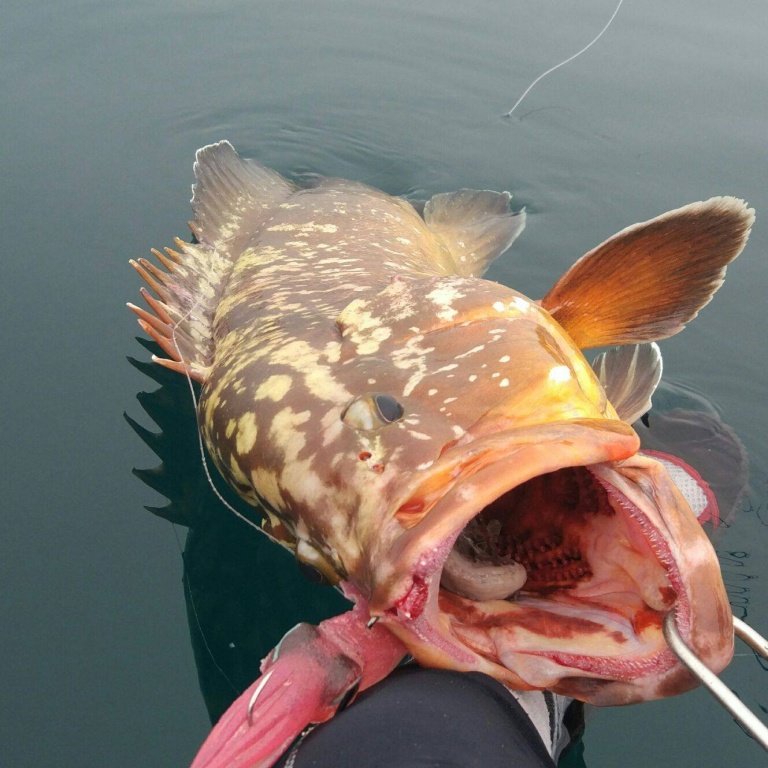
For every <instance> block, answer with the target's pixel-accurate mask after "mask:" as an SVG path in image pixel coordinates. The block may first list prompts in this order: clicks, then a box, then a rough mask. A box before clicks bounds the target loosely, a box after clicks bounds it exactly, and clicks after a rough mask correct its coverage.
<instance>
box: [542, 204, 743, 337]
mask: <svg viewBox="0 0 768 768" xmlns="http://www.w3.org/2000/svg"><path fill="white" fill-rule="evenodd" d="M753 221H754V211H753V210H752V209H751V208H748V207H747V205H746V203H745V202H744V201H743V200H737V199H736V198H733V197H713V198H712V199H710V200H707V201H705V202H699V203H691V204H690V205H686V206H684V207H683V208H678V209H677V210H674V211H669V212H668V213H665V214H662V215H661V216H658V217H657V218H655V219H651V220H650V221H646V222H644V223H642V224H635V225H633V226H631V227H628V228H627V229H624V230H622V231H621V232H619V233H618V234H616V235H614V236H613V237H611V238H609V239H608V240H606V241H605V242H604V243H603V244H602V245H599V246H598V247H597V248H595V249H594V250H592V251H590V252H589V253H587V254H586V255H585V256H582V257H581V259H579V260H578V261H577V262H576V263H575V264H574V265H573V266H572V267H571V268H570V269H569V270H568V271H567V272H566V273H565V274H564V275H563V276H562V277H561V278H560V280H558V282H557V283H556V284H555V285H554V287H553V288H552V289H551V290H550V291H549V293H548V294H547V295H546V296H545V297H544V298H543V299H542V300H541V305H542V306H543V307H544V308H545V309H547V310H548V311H549V312H550V313H551V314H552V316H553V317H554V318H555V319H556V320H557V321H558V322H559V323H560V325H562V326H563V328H565V330H566V331H568V333H569V334H570V335H571V337H572V338H573V340H574V341H575V342H576V344H577V345H578V346H580V347H582V348H589V347H602V346H611V345H614V344H636V343H640V342H644V341H655V340H657V339H664V338H667V337H668V336H672V335H674V334H675V333H678V332H679V331H681V330H682V329H683V327H684V325H685V324H686V323H687V322H688V321H690V320H691V319H693V318H694V317H696V315H697V314H698V312H699V310H700V309H701V308H702V307H703V306H705V305H706V304H707V303H708V302H709V301H710V299H711V298H712V295H713V294H714V293H715V291H716V290H717V289H718V288H719V287H720V285H721V284H722V282H723V278H724V277H725V269H726V266H727V265H728V264H729V263H730V262H731V261H733V260H734V259H735V258H736V257H737V256H738V255H739V253H741V251H742V249H743V248H744V245H745V243H746V242H747V237H748V236H749V230H750V227H751V226H752V222H753Z"/></svg>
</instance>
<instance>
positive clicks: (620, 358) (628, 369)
mask: <svg viewBox="0 0 768 768" xmlns="http://www.w3.org/2000/svg"><path fill="white" fill-rule="evenodd" d="M592 368H593V369H594V371H595V373H596V374H597V378H598V379H599V380H600V383H601V384H602V385H603V389H605V394H606V395H607V397H608V400H610V402H611V405H612V406H613V407H614V408H615V409H616V413H617V414H618V416H619V418H620V419H621V420H622V421H626V422H627V423H628V424H632V423H633V422H635V421H637V420H638V419H639V418H640V417H641V416H642V415H643V414H644V413H646V412H647V411H649V410H650V408H651V395H652V394H653V393H654V391H655V390H656V387H657V386H658V384H659V381H660V380H661V369H662V363H661V351H660V350H659V347H658V345H657V344H654V343H651V344H633V345H631V346H625V347H613V349H609V350H608V351H607V352H603V353H602V354H600V355H598V356H597V357H596V358H595V359H594V361H593V363H592Z"/></svg>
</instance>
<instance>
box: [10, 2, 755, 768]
mask: <svg viewBox="0 0 768 768" xmlns="http://www.w3.org/2000/svg"><path fill="white" fill-rule="evenodd" d="M613 6H614V4H613V1H612V0H611V1H610V2H604V1H603V0H600V1H599V2H598V1H597V0H590V1H589V2H582V3H579V4H576V3H570V2H563V1H562V0H561V1H560V2H557V1H556V0H542V2H539V3H527V4H524V3H516V2H507V3H503V4H502V3H498V2H491V1H490V0H476V2H474V3H466V2H458V1H456V0H446V1H445V2H437V1H436V0H428V1H427V2H422V3H419V4H415V3H412V2H404V1H403V0H387V2H384V1H383V0H360V1H358V2H352V1H351V0H346V1H345V0H329V1H327V2H326V1H325V0H317V1H315V2H306V1H305V2H296V1H295V0H282V1H281V2H278V1H277V0H270V1H266V0H265V1H263V2H253V1H251V2H244V1H234V0H232V1H228V0H221V2H219V3H213V2H204V1H200V2H186V3H182V2H175V3H174V2H170V0H155V2H152V3H148V2H143V1H142V0H137V1H136V2H133V3H131V4H122V3H115V2H111V1H110V0H102V2H75V0H62V1H61V2H59V3H56V4H50V5H49V4H32V3H20V2H18V0H13V1H12V2H11V4H10V6H9V5H6V6H5V8H4V11H3V20H2V24H0V52H1V53H0V83H1V84H2V90H1V93H2V104H3V106H2V113H1V114H2V117H0V147H2V150H1V151H2V161H3V162H2V174H3V177H2V184H1V185H0V189H2V201H1V204H0V232H2V252H3V257H2V278H1V279H0V312H2V319H3V333H2V336H1V337H0V344H2V357H1V358H0V359H1V360H2V366H3V367H2V371H3V378H4V384H5V392H6V396H5V398H4V403H3V408H2V411H1V412H2V424H1V426H2V431H1V432H0V434H1V435H2V446H3V447H2V460H3V469H4V471H3V473H2V478H3V479H2V488H3V493H2V499H3V505H2V520H3V526H2V528H3V532H2V536H0V573H1V574H2V580H1V582H0V583H1V584H2V587H1V588H0V595H1V597H0V600H2V604H1V607H2V617H3V627H2V632H0V647H1V648H2V663H3V678H2V693H0V702H2V710H1V711H0V764H2V765H7V766H33V765H34V766H36V765H55V766H63V767H68V766H73V767H74V766H114V767H115V768H119V767H120V766H137V765H141V766H144V765H146V766H184V765H186V764H188V762H189V760H190V759H191V757H192V756H193V754H194V752H195V750H196V748H197V746H198V745H199V743H200V741H201V740H202V739H203V737H204V736H205V734H206V732H207V730H208V721H207V717H206V714H205V709H204V706H203V703H202V699H201V697H200V693H199V689H198V686H197V679H196V671H195V666H194V661H193V658H192V652H191V649H190V642H189V633H188V628H187V623H186V615H185V609H184V600H183V594H182V588H181V576H182V563H181V555H180V550H179V545H178V543H177V535H178V537H179V538H182V539H183V535H184V531H183V530H182V529H174V528H173V527H172V526H171V525H170V524H169V523H167V522H164V521H162V520H159V519H157V518H155V517H153V516H151V515H150V514H149V513H147V512H145V511H144V509H143V505H145V504H158V503H161V499H160V498H159V497H157V496H156V495H155V494H153V493H152V492H151V491H150V490H148V489H147V488H146V487H145V486H143V485H142V484H141V483H140V482H139V481H137V480H136V479H135V478H134V477H133V476H132V475H131V473H130V470H131V468H132V467H134V466H151V465H153V464H154V463H156V460H155V459H154V457H153V456H152V454H151V453H150V452H149V450H148V449H146V448H145V447H144V446H143V445H142V444H141V443H140V442H139V441H138V440H137V439H136V437H135V436H134V435H133V434H132V433H131V431H130V430H129V429H128V427H127V426H126V425H125V423H124V422H123V419H122V412H123V411H124V410H126V409H127V410H129V412H131V413H132V414H133V415H134V416H136V417H139V415H140V413H141V411H140V409H139V408H138V406H137V405H136V402H135V399H134V398H135V394H136V392H137V391H139V390H141V389H146V388H147V386H148V381H147V379H146V377H144V376H143V375H141V374H140V373H139V372H137V371H136V370H134V369H132V368H131V367H130V366H129V365H127V363H126V362H125V356H126V355H137V356H141V354H142V350H141V348H140V347H139V346H138V345H137V344H136V342H135V341H134V340H133V336H134V335H135V333H136V331H137V329H136V326H135V323H134V321H133V319H132V318H131V316H130V315H129V313H128V312H127V311H126V310H125V307H124V303H125V302H126V301H128V300H135V299H136V297H137V292H138V285H139V281H138V279H137V278H136V276H135V275H134V274H133V273H132V271H131V270H130V269H129V267H128V265H127V261H128V259H129V258H136V257H139V256H143V255H146V254H147V253H148V250H149V248H150V247H152V246H162V245H165V244H169V243H170V242H171V238H172V236H173V235H184V234H185V233H186V224H185V222H186V220H187V218H188V217H189V205H188V198H189V184H190V182H191V162H192V158H193V154H194V150H195V149H196V148H197V147H199V146H201V145H203V144H206V143H209V142H211V141H214V140H217V139H221V138H229V139H230V140H231V141H232V142H233V143H234V144H235V146H236V147H237V148H238V149H239V150H240V151H241V152H242V153H243V154H244V155H247V156H251V157H256V158H258V159H259V160H261V161H262V162H264V163H265V164H267V165H270V166H272V167H274V168H276V169H278V170H280V171H281V172H284V173H286V174H292V175H294V177H295V176H297V175H298V176H301V175H303V174H309V173H320V174H325V175H337V176H347V177H351V178H355V179H360V180H365V181H367V182H369V183H371V184H374V185H376V186H379V187H382V188H383V189H385V190H387V191H389V192H392V193H396V194H406V193H407V194H413V195H415V196H421V197H424V196H427V195H430V194H433V193H435V192H438V191H448V190H453V189H457V188H459V187H465V186H466V187H475V188H488V189H509V190H510V191H512V192H513V193H514V195H515V198H516V201H517V202H518V203H519V204H520V205H526V206H527V208H528V211H529V219H528V227H527V229H526V231H525V233H524V235H523V236H522V238H521V239H520V240H519V241H518V243H517V244H516V246H515V249H514V255H512V254H510V255H508V256H507V258H506V259H504V260H503V262H502V263H500V264H497V265H495V266H494V267H493V270H492V272H491V274H490V277H492V278H494V279H497V280H500V281H502V282H505V283H508V284H512V285H514V286H515V287H516V288H518V289H520V290H522V291H523V292H525V293H527V294H529V295H531V296H534V297H538V296H541V295H543V293H544V292H545V291H546V290H547V289H548V287H549V286H550V285H551V284H552V282H553V281H554V280H555V279H556V278H557V277H558V276H559V275H560V274H561V273H562V271H563V270H564V269H565V268H566V267H567V266H568V265H569V264H570V263H571V262H572V261H573V260H574V259H575V258H576V257H578V256H579V255H581V254H582V253H583V252H584V251H585V250H587V249H588V248H590V247H592V246H593V245H595V244H596V243H598V242H599V241H601V240H602V239H604V238H605V237H606V236H608V235H610V234H612V233H614V232H615V231H617V230H619V229H621V228H622V227H624V226H626V225H628V224H631V223H633V222H635V221H641V220H644V219H646V218H649V217H650V216H653V215H655V214H657V213H660V212H662V211H664V210H667V209H670V208H674V207H677V206H680V205H682V204H684V203H687V202H690V201H693V200H700V199H705V198H707V197H710V196H712V195H715V194H734V195H737V196H739V197H744V198H746V199H747V200H749V201H750V203H751V204H752V205H754V207H755V208H756V210H757V213H758V219H757V225H756V229H755V231H754V234H753V236H752V239H751V240H750V243H749V245H748V247H747V249H746V251H745V253H744V254H743V255H742V256H741V257H740V258H739V260H738V261H737V262H736V263H735V264H734V265H733V266H732V267H731V268H730V269H729V272H728V279H727V281H726V284H725V286H724V287H723V288H722V289H721V291H720V292H719V293H718V295H717V296H716V298H715V300H714V301H713V303H712V304H711V305H710V306H709V307H707V308H706V309H705V310H704V311H703V312H702V314H701V316H700V318H698V319H697V320H696V321H695V322H694V323H693V324H692V325H691V327H690V328H688V329H687V330H686V331H685V332H684V333H683V334H681V335H680V336H678V337H676V338H674V339H672V340H670V341H668V342H664V343H663V345H662V351H663V354H664V358H665V376H666V377H667V378H669V379H671V380H674V381H677V382H680V383H682V384H685V385H687V386H690V387H693V388H695V389H696V390H697V391H698V392H700V393H702V394H704V395H705V396H706V398H707V399H709V400H710V401H712V402H714V403H715V404H717V406H718V407H719V409H720V412H721V414H722V417H723V419H724V420H725V421H726V422H727V423H728V424H729V425H730V426H731V427H733V429H734V430H735V431H736V432H737V434H738V435H739V437H740V438H741V440H742V442H743V443H744V445H745V447H746V449H747V451H748V453H749V455H750V457H751V459H752V465H753V475H752V477H753V479H752V491H751V494H750V495H749V496H748V497H747V498H746V499H745V500H744V501H743V502H742V505H741V506H742V510H741V512H740V514H739V515H738V517H737V519H736V520H735V522H734V523H733V524H732V525H731V526H730V527H729V528H727V529H725V530H723V531H721V532H720V538H719V540H718V542H717V547H718V550H719V551H720V552H721V553H722V555H723V569H724V572H725V577H726V582H727V583H728V584H729V589H730V591H731V593H732V595H733V597H734V605H735V606H738V608H739V610H744V609H745V608H746V611H747V613H748V620H749V621H750V622H751V623H753V624H754V625H755V626H756V627H757V628H758V629H760V630H762V631H763V632H768V585H767V584H766V580H767V579H768V566H767V565H766V563H767V562H768V557H766V555H767V554H768V529H767V528H766V526H768V511H767V510H766V505H767V503H768V489H767V488H766V486H765V483H764V478H765V473H764V471H763V468H764V466H765V465H766V463H767V462H768V438H766V433H767V431H768V407H767V406H766V397H765V382H766V367H767V364H766V346H767V344H766V339H767V338H768V309H767V308H766V301H765V296H766V290H767V289H768V255H767V252H768V224H766V222H768V182H766V179H767V178H768V174H767V171H768V157H767V154H766V149H768V146H767V143H768V142H767V140H766V129H765V126H766V124H767V123H768V54H767V53H766V29H768V9H766V7H765V4H764V3H763V2H762V0H744V1H743V2H740V3H738V4H725V3H716V2H712V1H709V0H706V1H704V2H693V0H685V1H683V2H678V3H674V4H671V3H665V2H661V0H648V1H647V2H642V3H640V2H636V1H635V2H632V0H627V1H626V2H625V6H624V7H623V8H622V10H621V12H620V13H619V16H618V17H617V19H616V22H615V24H614V26H613V27H612V28H611V29H610V30H609V32H608V33H607V34H606V35H605V36H604V37H603V39H602V40H601V41H600V42H599V43H598V44H597V45H596V46H595V47H594V48H593V49H592V50H591V51H589V52H588V53H587V54H585V55H584V56H583V57H582V58H581V59H579V60H577V61H576V62H574V63H573V64H571V65H570V66H569V67H567V68H564V69H562V70H560V71H558V72H557V73H555V74H553V75H552V76H551V77H550V78H548V79H545V80H544V81H543V82H542V83H541V84H540V85H539V86H538V88H537V89H535V90H534V91H533V92H532V93H531V95H530V96H529V97H528V99H527V100H526V101H525V102H524V103H523V104H522V105H521V107H520V108H519V109H518V111H517V112H516V115H515V117H514V118H513V119H511V120H504V119H501V117H500V115H502V114H503V113H504V112H506V111H507V110H508V109H509V108H510V107H511V106H512V104H513V103H514V101H515V100H516V99H517V97H518V95H519V94H520V93H521V92H522V91H523V90H524V89H525V87H526V86H527V85H528V83H529V82H530V81H531V80H532V79H533V78H534V77H535V76H536V75H538V74H539V73H540V72H542V71H543V70H545V69H547V68H548V67H549V66H551V65H552V64H554V63H556V62H557V61H559V60H561V59H563V58H565V57H567V56H569V55H571V54H572V53H573V52H575V51H576V50H578V49H579V48H580V47H582V46H583V45H584V44H585V43H586V42H587V41H588V40H589V39H591V37H593V36H594V35H595V34H596V32H597V31H598V30H599V29H600V28H601V27H602V26H603V24H604V23H605V21H606V20H607V18H608V16H610V14H611V12H612V11H613ZM734 553H735V554H734ZM747 577H748V578H747ZM745 589H746V590H748V591H743V590H745ZM739 650H740V651H744V649H743V648H741V649H739ZM725 678H726V680H727V681H728V683H729V684H730V685H731V686H732V687H733V688H734V689H735V690H736V691H737V692H738V693H739V695H740V696H741V697H742V699H743V700H744V701H745V702H747V703H748V704H750V705H751V706H753V707H766V706H767V705H768V675H766V674H764V672H763V670H762V669H761V668H760V666H759V665H758V664H757V662H756V661H755V660H754V659H753V658H752V657H751V656H748V655H745V656H742V657H738V658H736V659H735V661H734V664H733V665H732V667H731V668H730V669H729V670H728V671H727V673H726V674H725ZM585 741H586V762H587V764H588V765H589V766H590V768H608V767H609V766H615V765H621V766H622V767H627V768H635V767H636V768H641V767H644V766H655V765H660V764H663V765H666V764H674V765H676V766H678V767H679V768H683V767H687V766H720V765H725V764H732V763H733V764H739V765H744V766H748V765H749V766H751V765H758V764H765V762H766V758H765V756H764V754H763V753H762V751H761V750H759V749H758V748H757V747H756V746H755V745H754V744H752V743H751V742H750V741H749V739H748V738H747V737H746V736H744V734H743V733H742V732H741V731H740V730H739V729H738V728H737V727H736V726H735V725H734V724H733V723H732V722H731V721H730V720H729V718H728V717H727V715H725V713H724V712H722V711H721V710H720V709H719V708H718V707H717V706H716V705H715V704H714V703H713V702H712V701H711V700H710V698H709V697H708V696H707V695H706V694H704V693H701V692H697V693H694V694H691V695H687V696H684V697H681V698H679V699H677V700H672V701H665V702H660V703H654V704H648V705H641V706H636V707H631V708H626V709H617V710H607V711H600V712H597V713H595V714H594V715H593V717H592V719H591V721H590V722H589V725H588V730H587V735H586V739H585Z"/></svg>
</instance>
